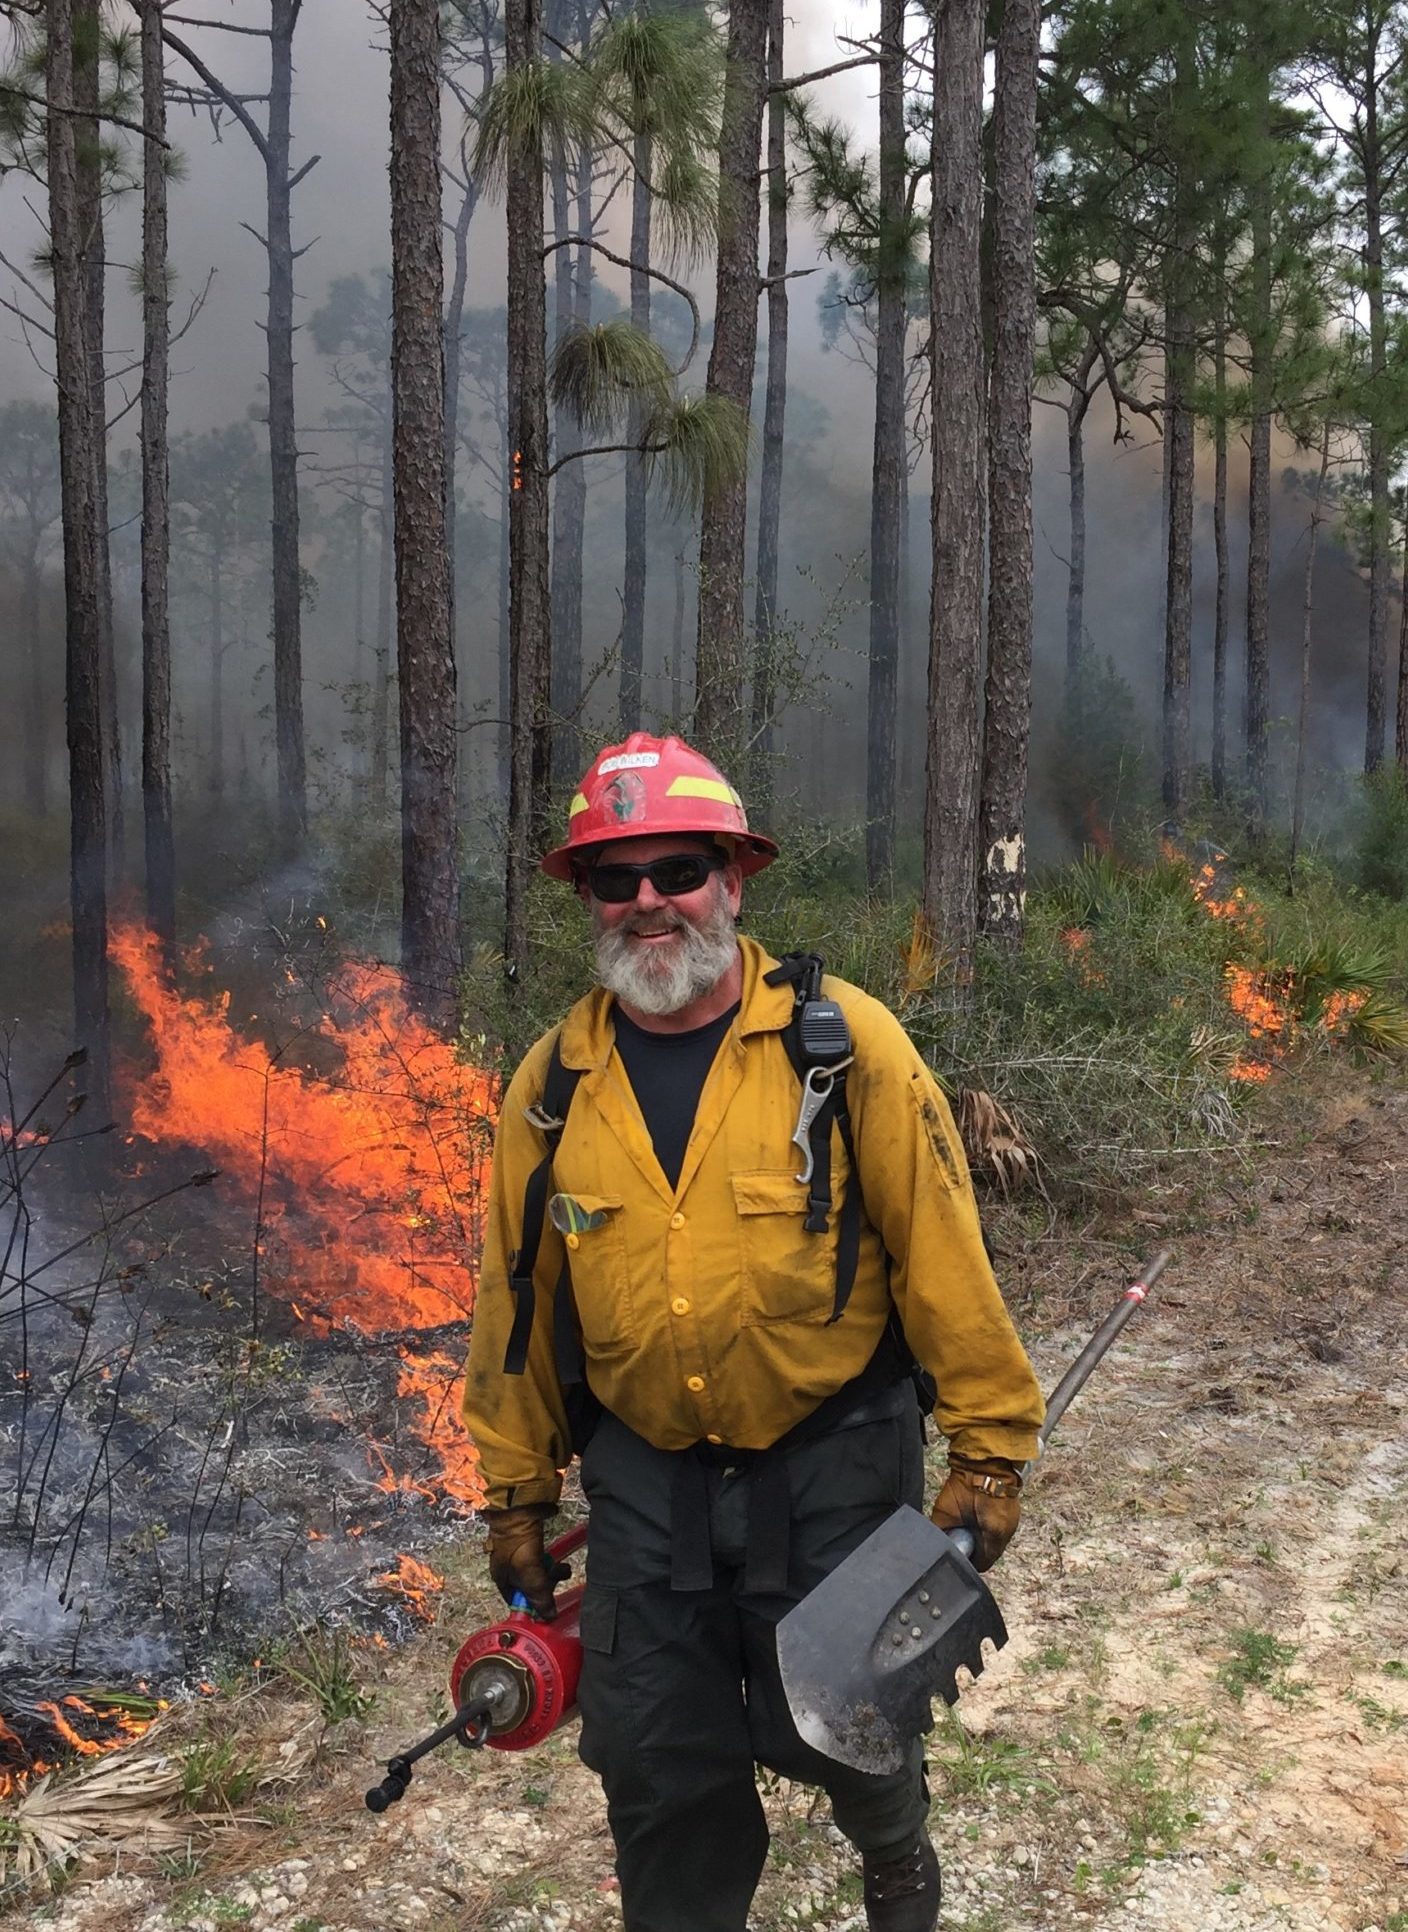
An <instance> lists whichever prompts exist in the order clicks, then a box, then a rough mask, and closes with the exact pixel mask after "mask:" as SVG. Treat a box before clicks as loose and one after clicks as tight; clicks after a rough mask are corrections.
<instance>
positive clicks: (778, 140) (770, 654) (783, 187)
mask: <svg viewBox="0 0 1408 1932" xmlns="http://www.w3.org/2000/svg"><path fill="white" fill-rule="evenodd" d="M784 33H785V25H784V12H783V0H770V6H769V9H768V85H769V87H776V86H777V84H778V83H779V82H780V81H781V79H782V48H783V35H784ZM767 165H768V172H767V182H768V266H767V285H768V287H767V294H768V375H767V389H766V392H765V400H764V404H763V466H762V473H761V476H760V478H759V485H758V581H757V585H756V593H755V603H754V611H753V628H754V631H755V634H756V635H755V643H754V652H755V655H754V659H753V713H752V729H751V732H750V734H749V735H750V741H751V745H752V752H753V772H752V779H751V783H752V789H753V794H754V796H755V798H756V800H757V811H758V817H759V819H760V820H761V822H762V823H763V824H766V823H767V822H768V819H769V817H770V816H771V813H772V775H773V774H772V756H771V754H772V750H773V745H774V741H775V737H776V733H775V730H774V726H773V712H774V710H775V708H776V702H777V700H776V688H777V663H776V660H777V644H776V631H777V568H778V565H777V559H778V543H779V538H780V535H781V530H782V459H783V453H784V444H783V432H784V430H785V428H786V424H787V325H788V319H789V317H788V304H787V203H788V191H787V120H786V107H785V103H784V100H783V96H782V95H781V94H780V93H776V94H772V95H770V96H769V100H768V146H767Z"/></svg>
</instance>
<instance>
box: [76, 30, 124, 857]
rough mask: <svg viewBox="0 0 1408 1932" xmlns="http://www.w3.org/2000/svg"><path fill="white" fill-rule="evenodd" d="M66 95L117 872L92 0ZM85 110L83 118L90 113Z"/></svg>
mask: <svg viewBox="0 0 1408 1932" xmlns="http://www.w3.org/2000/svg"><path fill="white" fill-rule="evenodd" d="M73 38H74V60H73V100H74V106H75V107H76V108H79V109H81V110H82V118H81V119H80V120H79V121H78V122H77V130H78V131H77V135H76V137H75V138H76V141H77V158H78V177H79V187H78V192H79V197H80V200H81V202H82V204H83V208H84V210H85V214H84V222H83V283H84V292H85V299H86V301H87V304H88V326H87V338H88V380H89V384H90V385H91V388H92V393H93V401H92V414H93V515H94V518H95V526H96V527H95V530H94V538H93V541H94V544H95V546H96V553H97V565H98V649H99V675H100V676H101V678H102V704H103V786H104V792H105V795H106V801H107V828H108V865H109V871H110V874H111V876H112V877H113V878H114V879H116V878H120V877H121V875H122V873H123V870H124V868H125V865H126V849H125V848H126V839H125V833H124V813H123V806H124V801H123V796H122V720H121V715H120V711H119V706H118V687H117V653H116V643H115V639H114V634H113V622H112V553H111V549H110V546H109V541H108V429H107V407H108V404H107V365H106V363H105V362H104V359H103V347H104V342H105V340H106V333H107V235H106V228H105V224H104V220H103V164H102V123H101V122H100V121H99V119H98V118H97V116H98V106H99V95H100V93H101V77H100V68H101V60H102V20H101V15H100V11H99V6H98V0H75V5H74V9H73ZM90 116H91V117H92V118H89V117H90Z"/></svg>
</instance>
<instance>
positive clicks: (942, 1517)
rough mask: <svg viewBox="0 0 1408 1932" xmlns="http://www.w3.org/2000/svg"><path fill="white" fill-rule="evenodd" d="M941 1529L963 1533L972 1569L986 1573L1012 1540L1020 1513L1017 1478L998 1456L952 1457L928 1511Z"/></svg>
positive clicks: (1020, 1500)
mask: <svg viewBox="0 0 1408 1932" xmlns="http://www.w3.org/2000/svg"><path fill="white" fill-rule="evenodd" d="M929 1514H930V1516H931V1518H932V1520H933V1521H934V1523H936V1524H937V1526H938V1527H939V1528H940V1529H941V1530H955V1529H966V1530H967V1531H969V1533H970V1534H971V1535H972V1538H973V1568H974V1569H975V1570H990V1569H991V1568H992V1566H993V1564H994V1563H996V1561H997V1559H998V1558H999V1557H1000V1556H1001V1555H1002V1552H1003V1551H1004V1550H1005V1549H1006V1548H1007V1545H1008V1544H1009V1543H1010V1542H1011V1541H1012V1538H1013V1537H1014V1536H1015V1535H1016V1533H1017V1524H1018V1521H1019V1520H1020V1518H1021V1514H1022V1478H1021V1477H1020V1476H1019V1475H1018V1473H1017V1468H1016V1464H1015V1463H1010V1462H1008V1461H1006V1460H1005V1458H1003V1457H1002V1456H989V1457H987V1458H985V1459H984V1460H981V1461H978V1460H975V1459H974V1458H972V1457H969V1456H952V1457H950V1459H949V1465H948V1481H947V1482H946V1483H945V1484H944V1486H943V1488H942V1489H941V1490H940V1491H939V1493H938V1496H937V1497H936V1498H935V1501H934V1507H933V1509H932V1510H931V1511H930V1512H929Z"/></svg>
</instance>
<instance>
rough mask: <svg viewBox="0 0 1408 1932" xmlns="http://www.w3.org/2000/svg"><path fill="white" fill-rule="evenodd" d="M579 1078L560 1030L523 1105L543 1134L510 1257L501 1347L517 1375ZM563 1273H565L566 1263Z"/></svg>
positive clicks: (524, 1358)
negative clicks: (538, 1086) (555, 1169)
mask: <svg viewBox="0 0 1408 1932" xmlns="http://www.w3.org/2000/svg"><path fill="white" fill-rule="evenodd" d="M581 1077H582V1072H581V1068H580V1067H565V1066H564V1065H563V1064H562V1033H561V1031H560V1030H559V1031H558V1033H557V1034H556V1036H555V1037H554V1039H553V1043H552V1052H551V1053H550V1054H549V1056H548V1065H547V1073H546V1075H545V1076H544V1079H543V1094H542V1098H541V1100H539V1101H538V1102H537V1104H536V1105H535V1106H533V1107H530V1108H529V1109H528V1119H529V1120H530V1121H531V1122H532V1124H533V1125H534V1126H535V1127H536V1128H537V1129H538V1131H539V1133H541V1135H542V1136H543V1143H544V1151H543V1157H542V1159H541V1160H540V1161H539V1162H538V1165H537V1166H536V1167H535V1168H534V1169H533V1172H532V1173H531V1174H530V1175H529V1176H528V1185H527V1186H526V1187H525V1188H524V1190H523V1234H522V1245H521V1246H520V1247H519V1248H518V1249H517V1250H516V1251H515V1252H514V1253H513V1254H512V1255H511V1256H510V1257H509V1287H510V1288H511V1289H512V1290H513V1298H514V1307H513V1327H512V1328H511V1329H510V1331H509V1338H508V1347H507V1348H506V1349H505V1350H504V1374H505V1375H522V1373H523V1371H524V1369H525V1368H526V1367H527V1366H528V1342H529V1338H530V1336H531V1335H532V1333H533V1311H534V1304H535V1301H536V1291H535V1289H534V1286H533V1271H534V1269H535V1268H536V1266H537V1263H538V1249H539V1247H540V1245H541V1243H542V1239H543V1221H544V1219H545V1218H546V1215H547V1207H548V1190H549V1188H550V1187H551V1186H552V1164H553V1161H554V1159H555V1158H556V1156H557V1149H558V1143H559V1142H560V1141H561V1139H562V1130H563V1128H564V1127H566V1125H567V1114H568V1110H569V1109H570V1107H571V1105H572V1096H573V1094H574V1093H575V1092H576V1091H577V1082H578V1081H579V1080H580V1079H581ZM563 1272H564V1273H565V1272H566V1263H565V1262H564V1264H563ZM560 1285H561V1284H560V1283H559V1286H560Z"/></svg>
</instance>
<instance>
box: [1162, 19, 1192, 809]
mask: <svg viewBox="0 0 1408 1932" xmlns="http://www.w3.org/2000/svg"><path fill="white" fill-rule="evenodd" d="M1191 60H1192V55H1191V51H1190V50H1188V49H1187V48H1184V47H1182V46H1180V47H1179V49H1178V53H1177V67H1176V71H1175V78H1174V95H1175V99H1176V100H1177V99H1178V98H1179V97H1182V100H1183V102H1184V104H1185V107H1186V104H1187V101H1188V97H1189V95H1190V93H1191V90H1192V86H1193V75H1192V66H1191ZM1190 170H1191V164H1190V161H1189V158H1188V156H1187V154H1186V153H1185V154H1182V155H1180V156H1179V157H1178V160H1177V163H1176V171H1175V179H1174V186H1173V211H1172V213H1173V234H1172V242H1171V246H1170V249H1169V252H1168V254H1167V256H1166V257H1165V261H1164V303H1165V308H1164V368H1165V396H1164V417H1165V425H1166V433H1167V438H1168V580H1167V592H1166V598H1165V607H1164V610H1165V614H1164V692H1163V800H1164V807H1165V810H1166V811H1167V812H1168V813H1169V815H1170V816H1171V817H1173V818H1181V817H1182V816H1183V815H1184V813H1185V812H1186V810H1187V807H1188V789H1189V780H1190V735H1191V693H1192V648H1193V644H1192V638H1193V384H1194V380H1195V377H1196V374H1197V342H1196V337H1195V324H1194V316H1193V297H1192V287H1191V281H1192V266H1193V250H1194V248H1195V246H1196V242H1197V233H1196V204H1195V201H1194V184H1193V180H1192V177H1191V171H1190Z"/></svg>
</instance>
